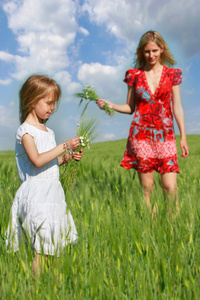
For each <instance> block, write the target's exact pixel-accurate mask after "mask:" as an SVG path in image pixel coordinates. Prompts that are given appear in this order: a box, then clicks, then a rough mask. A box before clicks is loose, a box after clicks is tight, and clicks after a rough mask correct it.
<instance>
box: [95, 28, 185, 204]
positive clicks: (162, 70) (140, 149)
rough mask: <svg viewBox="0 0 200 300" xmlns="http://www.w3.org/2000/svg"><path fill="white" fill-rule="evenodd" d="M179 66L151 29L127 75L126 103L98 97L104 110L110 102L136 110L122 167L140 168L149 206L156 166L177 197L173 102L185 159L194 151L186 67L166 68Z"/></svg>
mask: <svg viewBox="0 0 200 300" xmlns="http://www.w3.org/2000/svg"><path fill="white" fill-rule="evenodd" d="M174 64H175V61H174V59H173V56H172V54H171V53H170V51H169V49H168V46H167V43H166V42H165V41H164V39H163V38H162V36H161V35H160V34H159V33H158V32H156V31H148V32H146V33H145V34H144V35H143V36H142V37H141V39H140V42H139V45H138V48H137V52H136V60H135V69H130V70H127V72H126V75H125V79H124V81H125V82H126V83H127V84H128V95H127V103H126V104H122V105H119V104H115V103H112V102H110V101H107V100H104V99H99V100H98V101H97V105H98V106H99V107H100V108H102V107H103V105H104V103H106V104H107V105H108V106H110V107H111V108H113V109H114V110H116V111H118V112H120V113H125V114H132V113H133V112H135V114H134V117H133V121H132V123H131V127H130V131H129V137H128V141H127V147H126V151H125V153H124V158H123V160H122V162H121V166H123V167H124V168H126V169H131V168H134V169H136V170H137V172H138V175H139V178H140V183H141V185H142V187H143V188H144V195H145V200H146V203H147V206H148V207H150V192H151V190H153V187H154V175H153V171H154V170H156V171H157V172H159V173H160V174H161V183H162V187H163V190H164V192H165V193H167V194H169V193H170V194H172V196H174V195H175V190H176V186H177V173H179V172H180V171H179V168H178V162H177V150H176V141H175V134H174V126H173V116H172V109H171V102H172V107H173V113H174V116H175V118H176V121H177V124H178V127H179V130H180V135H181V141H180V146H181V151H182V157H187V156H188V154H189V149H188V145H187V141H186V134H185V124H184V113H183V109H182V105H181V97H180V83H181V70H180V69H173V68H170V67H167V66H170V65H174Z"/></svg>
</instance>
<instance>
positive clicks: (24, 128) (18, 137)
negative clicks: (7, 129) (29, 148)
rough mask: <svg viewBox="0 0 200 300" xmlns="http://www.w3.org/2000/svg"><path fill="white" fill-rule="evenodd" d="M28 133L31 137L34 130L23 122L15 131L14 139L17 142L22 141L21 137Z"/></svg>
mask: <svg viewBox="0 0 200 300" xmlns="http://www.w3.org/2000/svg"><path fill="white" fill-rule="evenodd" d="M26 133H28V134H30V135H31V136H32V137H34V131H33V130H32V128H31V127H30V126H28V124H26V123H23V124H22V125H21V126H20V127H19V128H18V130H17V133H16V141H17V143H18V144H21V143H22V137H23V136H24V135H25V134H26Z"/></svg>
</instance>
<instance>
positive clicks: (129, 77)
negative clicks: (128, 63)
mask: <svg viewBox="0 0 200 300" xmlns="http://www.w3.org/2000/svg"><path fill="white" fill-rule="evenodd" d="M141 73H142V68H139V69H128V70H127V71H126V73H125V77H124V82H126V83H127V84H129V85H131V86H134V84H135V80H136V78H137V77H138V76H139V75H140V74H141Z"/></svg>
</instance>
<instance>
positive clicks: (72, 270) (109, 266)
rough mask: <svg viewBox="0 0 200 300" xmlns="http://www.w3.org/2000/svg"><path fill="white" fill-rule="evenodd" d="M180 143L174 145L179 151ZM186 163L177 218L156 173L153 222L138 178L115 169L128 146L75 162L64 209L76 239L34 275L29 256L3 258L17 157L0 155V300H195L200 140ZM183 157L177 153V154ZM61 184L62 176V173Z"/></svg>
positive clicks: (104, 147) (199, 275) (97, 148)
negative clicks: (69, 211) (71, 182)
mask: <svg viewBox="0 0 200 300" xmlns="http://www.w3.org/2000/svg"><path fill="white" fill-rule="evenodd" d="M178 143H179V138H177V145H178ZM188 144H189V147H190V156H189V157H188V158H187V159H181V158H179V167H180V169H181V173H180V174H179V175H178V192H179V206H180V213H179V214H176V213H174V216H173V221H171V220H170V218H169V213H168V201H167V200H166V199H165V198H164V195H163V193H162V189H161V187H160V177H159V175H158V174H157V173H155V191H154V194H153V195H152V199H151V201H152V204H153V203H155V204H156V206H157V211H158V214H157V217H156V218H155V219H154V220H152V218H151V214H150V213H149V211H148V210H147V208H146V205H145V204H144V199H143V194H142V192H141V189H140V185H139V180H138V177H137V175H136V172H135V171H133V170H130V171H127V170H124V169H123V168H121V167H120V166H119V164H120V161H121V158H122V155H123V152H124V149H125V145H126V140H120V141H113V142H104V143H95V144H93V145H92V146H91V149H90V150H87V151H85V153H84V156H83V159H82V161H81V162H80V163H79V165H80V166H79V168H78V171H77V180H76V183H75V185H74V186H73V190H71V191H69V192H68V193H67V199H66V201H67V204H68V207H69V209H70V210H71V213H72V215H73V218H74V220H75V224H76V227H77V230H78V234H79V240H78V243H77V244H76V245H75V246H72V247H70V246H68V247H66V249H65V250H64V252H63V254H62V255H61V257H60V260H57V259H56V258H55V259H54V260H53V261H52V262H51V266H50V268H47V267H46V268H45V269H44V273H43V275H42V276H41V277H39V278H37V277H36V278H35V277H34V276H32V274H31V260H32V251H31V249H29V248H28V249H27V248H26V247H25V246H24V245H22V247H21V248H22V249H21V251H19V252H18V253H15V254H14V253H7V251H6V249H5V242H4V240H3V235H4V232H5V229H6V227H7V224H8V219H9V211H10V208H11V205H12V201H13V198H14V196H15V193H16V191H17V188H18V187H19V186H20V182H19V179H18V175H17V170H16V167H15V161H14V152H0V166H1V168H0V187H1V190H0V214H1V215H0V227H1V238H0V276H1V283H0V299H27V298H28V299H120V300H121V299H139V300H141V299H145V300H146V299H159V300H160V299H187V300H188V299H199V298H200V205H199V195H200V135H191V136H188ZM179 157H180V151H179ZM60 171H61V177H62V181H63V180H64V179H63V177H64V175H65V169H64V167H61V170H60Z"/></svg>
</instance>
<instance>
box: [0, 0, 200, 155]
mask: <svg viewBox="0 0 200 300" xmlns="http://www.w3.org/2000/svg"><path fill="white" fill-rule="evenodd" d="M199 15H200V4H199V1H198V0H190V1H186V0H179V1H177V0H165V1H162V0H109V1H108V0H98V1H95V0H82V1H78V0H74V1H72V0H56V1H55V0H7V1H5V0H2V1H0V37H1V43H0V140H1V143H0V150H8V149H14V146H15V132H16V130H17V128H18V126H19V125H20V124H19V111H18V106H19V99H18V92H19V89H20V87H21V85H22V84H23V82H24V81H25V80H26V78H27V77H29V76H30V75H31V74H33V73H39V74H45V75H48V76H50V77H52V78H54V79H55V80H56V81H57V82H58V83H59V84H60V86H61V88H62V99H61V103H60V106H59V108H58V111H57V112H56V113H55V114H54V115H53V116H52V117H51V118H50V120H49V121H48V123H47V126H48V127H50V128H52V129H53V130H54V132H55V134H56V140H57V143H60V142H62V141H64V140H65V139H68V138H71V137H73V136H75V135H76V130H77V123H79V121H80V114H81V112H82V109H83V106H81V107H79V106H78V104H79V100H78V99H77V98H75V97H74V96H73V94H74V93H76V92H80V91H81V90H82V87H83V86H84V85H85V84H90V85H93V86H94V87H95V90H96V92H97V94H98V95H99V96H100V97H101V98H105V99H109V100H111V101H115V102H117V103H125V102H126V95H127V86H126V84H125V83H124V82H123V78H124V74H125V71H126V69H128V68H131V67H133V66H132V61H133V57H134V53H135V50H136V47H137V44H138V41H139V38H140V37H141V35H142V34H143V33H144V32H146V31H147V30H150V29H152V30H157V31H159V32H160V33H161V34H162V35H163V37H164V39H165V40H166V41H167V43H168V46H169V48H170V50H171V52H172V53H173V54H174V57H175V59H176V61H177V65H176V66H175V67H177V68H181V69H182V72H183V82H182V84H181V95H182V104H183V108H184V111H185V123H186V132H187V134H200V118H199V116H200V103H199V95H200V84H199V77H200V39H199V37H200V18H199ZM88 116H97V120H98V126H99V127H98V138H97V139H96V141H108V140H117V139H123V138H127V136H128V130H129V125H130V122H131V119H132V116H130V115H123V114H119V113H116V114H115V115H114V116H113V117H109V116H107V115H106V114H105V112H104V111H101V110H99V109H98V107H97V106H96V104H95V103H91V104H90V105H89V108H88ZM176 133H177V134H178V130H177V128H176Z"/></svg>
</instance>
